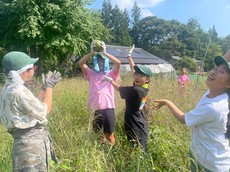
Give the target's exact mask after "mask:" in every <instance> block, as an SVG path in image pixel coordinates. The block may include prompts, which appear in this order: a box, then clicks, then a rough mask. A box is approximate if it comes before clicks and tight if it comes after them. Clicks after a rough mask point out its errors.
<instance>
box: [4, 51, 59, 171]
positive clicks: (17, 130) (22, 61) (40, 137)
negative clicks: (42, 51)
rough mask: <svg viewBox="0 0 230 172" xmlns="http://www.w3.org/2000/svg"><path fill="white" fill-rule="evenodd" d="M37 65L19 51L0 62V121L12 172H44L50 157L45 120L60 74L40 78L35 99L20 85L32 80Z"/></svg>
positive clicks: (49, 144)
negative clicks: (8, 139) (0, 80)
mask: <svg viewBox="0 0 230 172" xmlns="http://www.w3.org/2000/svg"><path fill="white" fill-rule="evenodd" d="M37 61H38V58H36V59H35V58H31V57H29V56H28V55H27V54H25V53H23V52H19V51H12V52H9V53H7V54H6V55H5V56H4V57H3V59H2V65H3V68H4V73H5V74H6V81H5V85H4V87H3V88H2V92H1V96H0V119H1V122H2V124H3V125H4V126H5V127H6V128H7V129H8V131H9V133H10V134H11V135H12V137H13V139H14V142H13V148H12V163H13V171H14V172H37V171H43V172H47V171H48V170H49V160H50V159H51V157H52V153H53V151H52V150H53V149H52V146H51V141H50V137H49V132H48V130H47V124H48V120H47V118H46V117H47V115H48V114H49V113H50V109H51V105H52V91H53V88H54V86H55V85H56V84H57V83H58V82H59V81H60V80H61V74H60V73H59V72H56V71H54V72H49V73H48V74H46V75H42V76H43V77H42V78H43V84H42V89H41V91H40V93H39V95H38V97H35V96H34V94H33V93H32V92H31V91H30V90H29V89H28V88H27V87H25V85H24V84H25V83H26V82H28V81H31V80H32V78H33V76H34V72H35V69H36V66H34V64H35V63H36V62H37ZM54 157H55V156H54ZM55 160H56V159H55Z"/></svg>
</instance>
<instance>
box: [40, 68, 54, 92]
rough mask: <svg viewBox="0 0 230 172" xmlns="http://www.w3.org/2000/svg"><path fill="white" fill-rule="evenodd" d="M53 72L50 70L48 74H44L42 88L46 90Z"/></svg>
mask: <svg viewBox="0 0 230 172" xmlns="http://www.w3.org/2000/svg"><path fill="white" fill-rule="evenodd" d="M52 74H53V72H51V71H49V72H48V73H47V74H46V75H44V74H42V89H43V90H46V88H47V85H46V81H47V80H49V78H50V77H51V76H52Z"/></svg>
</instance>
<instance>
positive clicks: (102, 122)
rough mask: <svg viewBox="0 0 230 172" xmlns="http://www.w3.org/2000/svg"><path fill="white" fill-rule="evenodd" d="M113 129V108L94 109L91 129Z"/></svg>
mask: <svg viewBox="0 0 230 172" xmlns="http://www.w3.org/2000/svg"><path fill="white" fill-rule="evenodd" d="M114 129H115V112H114V109H112V108H110V109H102V110H96V111H95V114H94V119H93V130H94V132H96V133H98V132H100V131H103V132H104V133H109V134H111V133H113V132H114Z"/></svg>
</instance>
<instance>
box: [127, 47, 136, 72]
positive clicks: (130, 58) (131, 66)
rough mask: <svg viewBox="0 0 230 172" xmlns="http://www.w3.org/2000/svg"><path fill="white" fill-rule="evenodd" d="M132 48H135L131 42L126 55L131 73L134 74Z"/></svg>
mask: <svg viewBox="0 0 230 172" xmlns="http://www.w3.org/2000/svg"><path fill="white" fill-rule="evenodd" d="M134 48H135V45H134V44H133V45H132V46H131V47H130V49H129V53H128V56H127V58H128V61H129V66H130V69H131V73H132V74H133V75H134V72H135V70H134V66H135V63H134V61H133V59H132V57H131V56H132V53H133V50H134Z"/></svg>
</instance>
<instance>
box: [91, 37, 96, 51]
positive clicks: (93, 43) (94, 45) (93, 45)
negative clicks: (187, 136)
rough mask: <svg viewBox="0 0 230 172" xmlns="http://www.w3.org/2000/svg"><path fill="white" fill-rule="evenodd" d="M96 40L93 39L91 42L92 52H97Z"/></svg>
mask: <svg viewBox="0 0 230 172" xmlns="http://www.w3.org/2000/svg"><path fill="white" fill-rule="evenodd" d="M96 46H97V45H96V40H94V41H92V42H91V44H90V49H91V53H95V51H94V47H96Z"/></svg>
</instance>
